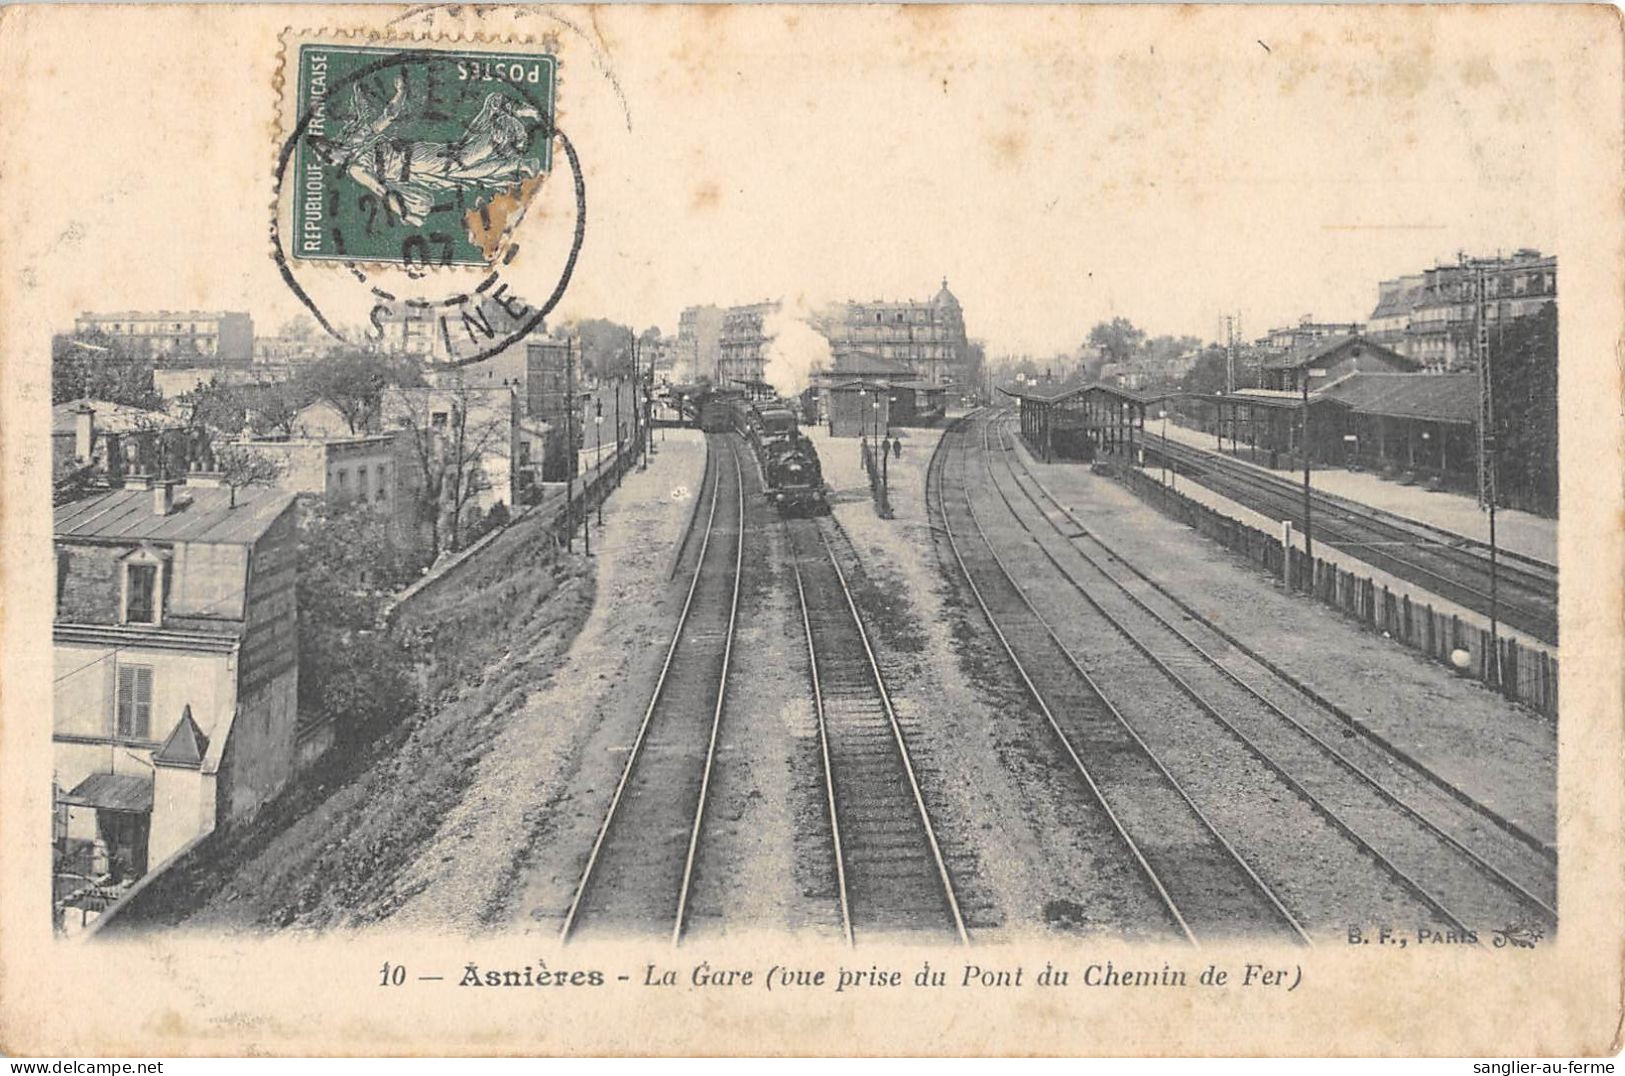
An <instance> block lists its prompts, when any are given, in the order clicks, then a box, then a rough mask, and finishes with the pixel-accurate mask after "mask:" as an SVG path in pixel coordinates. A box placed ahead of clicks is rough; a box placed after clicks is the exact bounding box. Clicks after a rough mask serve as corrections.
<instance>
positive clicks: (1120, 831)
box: [937, 412, 1312, 946]
mask: <svg viewBox="0 0 1625 1076" xmlns="http://www.w3.org/2000/svg"><path fill="white" fill-rule="evenodd" d="M974 415H975V412H972V413H971V415H967V416H965V418H963V419H961V420H960V423H963V422H964V421H966V420H967V419H970V418H972V417H973V416H974ZM944 441H946V435H945V437H944ZM939 448H940V444H939ZM946 470H947V468H946V466H943V467H939V468H938V471H937V503H938V506H939V508H940V510H941V511H942V522H943V532H944V535H945V536H946V537H947V539H948V544H949V549H950V551H951V552H952V553H953V556H954V561H955V562H956V563H957V564H958V565H959V570H960V574H961V575H963V576H964V578H965V582H966V584H967V585H968V586H969V587H970V590H971V594H972V596H973V597H974V598H975V599H976V604H977V605H978V606H979V607H980V608H981V610H982V615H983V616H984V617H985V618H986V619H987V622H988V626H989V627H990V628H992V629H993V633H994V635H995V636H996V637H997V638H998V640H999V643H1000V645H1001V646H1002V647H1003V649H1004V652H1005V654H1006V656H1008V657H1009V659H1010V663H1011V665H1012V666H1014V668H1015V670H1016V674H1017V675H1018V676H1019V677H1020V678H1021V681H1022V683H1023V684H1024V685H1025V686H1026V688H1027V691H1028V693H1029V694H1030V695H1031V696H1032V698H1033V701H1034V702H1036V703H1037V704H1038V708H1039V710H1040V711H1041V712H1042V713H1043V715H1044V719H1045V720H1046V721H1047V722H1048V723H1049V726H1050V729H1051V730H1052V731H1053V732H1054V733H1055V735H1056V738H1057V739H1058V740H1059V741H1060V743H1061V746H1062V748H1063V750H1064V751H1065V752H1066V754H1067V756H1068V757H1069V758H1070V759H1071V760H1072V763H1073V765H1074V766H1075V767H1076V768H1077V771H1078V773H1079V774H1080V775H1081V776H1082V778H1083V780H1084V783H1085V784H1086V785H1088V787H1089V790H1090V792H1091V793H1092V794H1093V796H1094V798H1095V801H1096V802H1097V803H1099V804H1100V807H1101V809H1102V810H1103V811H1104V812H1105V814H1106V817H1107V818H1108V819H1109V820H1110V821H1111V823H1112V826H1113V828H1114V829H1115V830H1116V831H1117V835H1118V837H1119V838H1120V839H1121V840H1122V841H1123V844H1124V846H1125V847H1126V848H1127V849H1128V850H1129V853H1130V854H1131V855H1132V856H1133V858H1134V860H1135V862H1136V864H1137V865H1138V866H1139V868H1140V871H1141V873H1142V874H1144V875H1145V877H1146V879H1147V880H1148V881H1149V882H1150V883H1151V885H1152V887H1153V888H1154V889H1155V890H1156V892H1157V894H1158V896H1159V897H1160V898H1161V899H1162V902H1163V905H1164V906H1165V907H1166V908H1167V909H1168V912H1169V914H1170V915H1171V916H1172V917H1173V920H1174V922H1175V923H1176V924H1177V925H1178V927H1179V929H1180V931H1181V932H1182V933H1183V934H1184V935H1185V938H1186V940H1187V941H1189V942H1190V943H1191V944H1192V945H1193V946H1199V945H1200V942H1199V941H1198V940H1197V937H1196V934H1195V932H1194V931H1192V929H1191V927H1190V924H1189V923H1188V922H1187V921H1186V919H1185V916H1184V914H1183V913H1182V912H1181V911H1180V909H1179V906H1178V905H1177V903H1176V902H1175V901H1174V899H1173V897H1172V896H1171V895H1170V894H1169V892H1168V890H1167V887H1166V886H1165V884H1164V883H1163V881H1162V879H1161V878H1160V877H1159V876H1158V875H1157V872H1156V870H1155V869H1154V868H1153V867H1152V866H1151V864H1150V862H1149V861H1148V860H1147V859H1146V857H1145V854H1144V852H1143V851H1142V850H1141V849H1140V846H1139V844H1138V842H1136V841H1135V840H1134V838H1133V837H1132V836H1130V835H1129V832H1128V830H1127V828H1126V827H1125V826H1124V824H1123V822H1122V820H1121V819H1120V818H1119V817H1118V815H1117V812H1116V811H1115V810H1114V809H1113V808H1112V805H1111V803H1110V802H1109V801H1108V800H1107V798H1106V795H1105V792H1104V790H1103V789H1102V788H1101V787H1100V784H1099V782H1098V781H1097V780H1096V779H1095V776H1094V774H1093V773H1092V772H1091V771H1090V769H1089V767H1088V766H1087V765H1086V764H1085V763H1084V761H1083V759H1082V757H1081V756H1080V755H1079V754H1078V751H1077V748H1076V747H1075V746H1074V745H1073V743H1072V738H1071V737H1070V736H1069V735H1067V733H1066V731H1065V730H1064V729H1063V728H1062V727H1061V724H1060V722H1059V721H1058V720H1057V719H1056V717H1055V714H1054V712H1053V711H1052V710H1051V709H1050V706H1049V703H1048V701H1047V700H1046V699H1045V698H1044V696H1043V693H1042V692H1041V691H1039V689H1038V686H1037V685H1036V684H1035V683H1033V680H1032V677H1031V676H1030V675H1029V674H1028V672H1027V669H1026V666H1025V665H1023V664H1022V661H1021V659H1020V658H1019V657H1018V656H1017V655H1016V652H1015V648H1014V647H1013V646H1012V645H1011V643H1010V640H1009V638H1008V637H1007V636H1006V635H1005V633H1004V629H1003V628H1002V627H1000V625H999V622H998V619H997V618H996V617H995V616H994V615H993V611H992V609H991V608H990V607H989V605H988V603H987V600H986V598H985V597H984V596H983V594H982V590H981V588H980V587H979V586H978V585H977V584H976V580H975V578H974V577H973V576H972V575H971V571H970V567H969V566H968V565H967V564H966V563H965V558H964V554H963V552H962V551H961V549H960V547H959V541H958V538H957V536H956V535H955V534H954V531H953V524H952V523H951V522H950V521H949V518H948V510H947V495H946V492H945V489H944V487H945V484H946V478H945V477H944V475H945V472H946ZM962 492H963V493H964V495H965V507H966V510H967V511H968V512H969V514H970V519H971V524H972V525H973V526H974V527H975V528H976V531H977V533H978V534H979V535H980V537H981V539H982V541H983V543H984V544H985V545H986V546H987V550H988V553H989V555H990V556H991V557H992V559H993V563H994V565H995V566H996V567H997V568H998V569H999V572H1000V573H1001V574H1002V575H1003V576H1004V578H1005V579H1006V581H1008V582H1009V584H1010V585H1011V587H1012V588H1013V589H1014V590H1015V592H1016V595H1017V597H1019V598H1020V599H1021V601H1022V603H1023V604H1024V605H1025V606H1026V607H1027V609H1028V611H1029V612H1030V613H1031V614H1032V615H1033V617H1034V619H1036V620H1037V621H1038V623H1039V624H1040V625H1041V626H1042V627H1043V628H1044V630H1045V632H1046V633H1048V635H1049V637H1050V639H1051V640H1052V641H1053V642H1054V643H1055V645H1056V646H1057V647H1058V648H1059V649H1060V651H1061V652H1062V654H1064V655H1065V656H1066V657H1067V659H1068V661H1069V663H1070V664H1071V665H1072V668H1073V670H1074V671H1075V672H1076V673H1077V674H1078V675H1079V676H1080V677H1081V678H1082V680H1083V682H1084V684H1085V685H1087V686H1088V688H1089V689H1090V691H1091V693H1092V694H1093V695H1094V696H1095V697H1096V698H1097V699H1099V700H1100V702H1101V703H1102V704H1103V705H1104V706H1105V707H1106V709H1107V711H1108V712H1109V713H1110V714H1111V715H1112V716H1113V717H1114V718H1115V719H1116V720H1117V722H1118V724H1119V725H1120V726H1121V727H1122V729H1123V730H1124V732H1126V733H1127V734H1128V736H1129V737H1130V739H1131V740H1133V741H1134V743H1135V744H1136V745H1137V746H1138V747H1139V749H1140V750H1141V752H1142V753H1143V754H1144V756H1145V758H1146V759H1147V760H1148V761H1149V762H1150V763H1151V764H1152V766H1153V767H1154V768H1155V769H1156V770H1157V772H1159V773H1160V774H1162V776H1163V778H1164V779H1165V780H1166V781H1167V782H1168V783H1169V785H1170V787H1172V788H1173V789H1174V791H1175V792H1176V793H1177V794H1178V795H1179V797H1180V798H1181V799H1182V800H1183V801H1184V802H1185V804H1186V805H1187V806H1188V807H1189V808H1190V809H1191V811H1192V813H1193V814H1194V815H1195V816H1196V818H1197V819H1198V820H1200V821H1201V823H1202V825H1203V826H1204V827H1205V828H1206V829H1207V831H1208V832H1209V833H1211V834H1212V835H1213V837H1214V839H1215V840H1216V841H1217V842H1218V843H1219V845H1220V846H1221V847H1222V848H1224V850H1225V851H1226V852H1227V853H1228V854H1229V855H1230V856H1231V857H1232V858H1233V859H1234V860H1235V861H1236V862H1237V864H1239V865H1240V866H1241V868H1242V870H1243V872H1244V873H1245V874H1246V875H1247V877H1248V878H1249V879H1251V880H1252V881H1253V883H1254V884H1255V886H1257V887H1258V888H1259V890H1260V891H1261V892H1262V893H1263V894H1264V895H1265V896H1266V898H1267V899H1268V900H1269V902H1270V904H1271V905H1272V906H1273V907H1274V908H1275V909H1276V911H1277V912H1278V913H1279V914H1280V915H1281V916H1282V917H1283V918H1284V919H1285V921H1286V922H1287V923H1288V924H1289V925H1290V926H1291V928H1292V930H1293V932H1294V933H1295V934H1297V936H1298V937H1299V938H1300V939H1301V940H1302V941H1303V942H1304V943H1306V944H1312V943H1311V940H1310V938H1309V936H1308V934H1307V933H1306V932H1305V931H1304V929H1303V927H1302V926H1301V925H1300V924H1299V923H1298V921H1297V919H1296V918H1295V917H1294V916H1293V915H1292V914H1291V912H1289V911H1288V910H1287V909H1286V908H1285V907H1284V906H1283V905H1282V904H1281V902H1280V900H1279V898H1277V897H1276V895H1275V893H1274V891H1273V890H1271V889H1270V888H1269V887H1268V886H1267V885H1265V884H1264V882H1263V881H1262V879H1260V878H1259V877H1258V875H1257V874H1256V873H1255V872H1254V871H1253V869H1252V866H1251V865H1250V864H1248V863H1247V861H1246V860H1245V859H1244V858H1242V857H1241V856H1240V855H1239V854H1238V853H1237V852H1236V850H1235V848H1234V847H1232V846H1231V844H1230V843H1229V841H1227V840H1226V839H1225V838H1224V836H1223V835H1222V834H1220V833H1219V832H1218V830H1217V829H1216V828H1215V827H1214V826H1213V824H1212V822H1211V821H1209V819H1208V818H1207V816H1206V814H1204V813H1203V812H1202V810H1201V808H1199V807H1198V806H1197V805H1196V803H1195V801H1194V800H1192V799H1191V797H1190V796H1189V794H1188V793H1187V792H1186V791H1185V789H1184V786H1182V785H1181V784H1180V783H1179V782H1178V781H1177V780H1175V779H1174V777H1173V775H1172V774H1171V773H1170V772H1169V771H1168V769H1167V767H1166V766H1164V765H1163V763H1162V760H1161V759H1160V758H1158V757H1157V755H1156V754H1155V753H1154V752H1153V751H1151V749H1150V747H1149V746H1148V745H1147V744H1146V743H1145V741H1144V740H1143V739H1142V738H1141V737H1140V735H1139V734H1138V733H1137V732H1136V731H1135V730H1134V728H1133V727H1132V726H1131V725H1129V723H1128V722H1127V721H1126V720H1125V719H1124V718H1123V715H1122V714H1121V712H1120V711H1118V709H1117V707H1116V705H1115V704H1114V703H1113V702H1112V701H1111V699H1110V698H1108V697H1107V696H1106V695H1105V693H1104V692H1102V691H1101V689H1100V687H1099V685H1098V684H1096V683H1095V681H1094V678H1093V677H1091V676H1090V675H1089V674H1088V672H1086V671H1085V670H1084V669H1083V667H1082V666H1081V665H1080V664H1079V663H1078V662H1077V661H1076V659H1075V658H1074V657H1073V655H1072V652H1071V651H1070V650H1069V649H1067V647H1066V646H1065V645H1064V644H1062V643H1061V641H1060V639H1059V638H1058V637H1057V636H1056V634H1055V631H1054V629H1053V628H1052V627H1051V626H1050V624H1049V622H1048V621H1047V620H1045V619H1044V617H1043V616H1042V615H1041V614H1040V613H1039V612H1038V610H1037V609H1035V608H1034V607H1033V605H1032V602H1031V600H1030V599H1028V597H1027V595H1026V593H1025V591H1024V590H1023V589H1022V588H1021V586H1020V584H1018V583H1017V582H1016V581H1015V578H1014V576H1012V575H1011V574H1010V571H1009V569H1008V567H1006V566H1005V564H1004V561H1003V559H1002V558H1001V557H1000V556H999V555H998V552H997V550H995V549H994V548H993V543H992V541H991V540H990V539H989V537H988V535H987V532H986V530H985V529H984V528H983V527H982V524H981V521H980V520H979V519H978V518H977V516H976V510H975V507H974V506H973V505H972V504H971V501H970V489H969V486H968V484H967V485H966V486H965V488H964V490H963V491H962Z"/></svg>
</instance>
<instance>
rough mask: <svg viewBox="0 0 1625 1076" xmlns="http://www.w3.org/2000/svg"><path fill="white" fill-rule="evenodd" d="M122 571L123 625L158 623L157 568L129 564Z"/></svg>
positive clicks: (154, 565) (155, 566) (150, 565)
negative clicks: (123, 574)
mask: <svg viewBox="0 0 1625 1076" xmlns="http://www.w3.org/2000/svg"><path fill="white" fill-rule="evenodd" d="M124 571H125V576H124V621H125V623H127V624H156V623H158V566H157V565H156V564H129V565H126V566H125V569H124Z"/></svg>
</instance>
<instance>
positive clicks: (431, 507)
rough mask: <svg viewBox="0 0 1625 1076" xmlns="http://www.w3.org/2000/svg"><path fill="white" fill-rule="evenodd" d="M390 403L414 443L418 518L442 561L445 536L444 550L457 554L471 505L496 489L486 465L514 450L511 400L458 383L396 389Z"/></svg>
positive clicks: (507, 397)
mask: <svg viewBox="0 0 1625 1076" xmlns="http://www.w3.org/2000/svg"><path fill="white" fill-rule="evenodd" d="M389 400H390V403H391V405H392V406H391V409H392V410H394V411H395V412H396V414H395V421H396V424H397V425H398V426H401V427H404V428H406V429H407V430H408V431H409V436H410V438H411V443H412V451H413V457H414V459H415V461H416V463H417V465H418V468H419V471H420V476H421V479H422V483H421V485H420V487H419V491H418V505H419V513H420V517H421V518H422V519H423V520H424V522H426V523H428V524H429V527H430V547H431V549H432V550H433V553H434V555H436V556H438V555H439V554H440V552H441V549H442V535H444V546H443V547H444V548H445V549H451V550H455V549H458V548H459V547H460V546H461V541H462V528H463V522H464V515H465V512H466V510H467V509H468V506H469V505H470V504H472V503H473V502H474V500H475V498H477V497H478V496H479V495H480V494H481V493H484V492H485V491H487V490H489V489H491V488H492V487H491V479H490V473H489V470H488V467H487V461H489V460H490V459H491V458H493V457H495V456H507V455H509V454H510V453H511V451H512V447H513V446H512V443H511V437H512V428H513V397H512V395H511V393H509V394H506V395H504V394H502V393H500V392H496V393H493V392H491V391H490V390H477V389H470V388H469V387H468V386H466V385H463V384H461V383H458V384H456V385H453V386H449V387H445V388H433V389H430V388H415V389H396V390H392V391H391V394H390V397H389Z"/></svg>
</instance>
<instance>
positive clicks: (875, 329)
mask: <svg viewBox="0 0 1625 1076" xmlns="http://www.w3.org/2000/svg"><path fill="white" fill-rule="evenodd" d="M825 331H826V333H827V334H828V336H829V338H830V347H831V350H832V351H834V353H835V355H836V360H837V363H839V361H840V356H841V355H842V354H843V353H844V352H848V351H858V352H864V353H867V354H870V355H878V356H880V357H881V358H884V359H895V360H898V361H900V362H904V363H907V364H908V365H909V366H910V367H912V368H913V369H914V370H915V371H916V372H917V373H918V375H919V377H920V378H921V379H922V380H925V381H928V382H930V383H931V384H934V385H948V384H954V383H957V382H960V381H963V380H965V379H966V371H965V363H966V359H967V357H968V350H969V346H968V341H967V340H966V338H965V316H964V312H963V311H962V310H961V309H960V306H959V300H958V299H956V298H955V297H954V294H953V292H951V291H949V290H948V281H947V280H946V279H944V280H943V282H942V287H941V289H940V290H939V291H938V292H937V294H936V295H935V296H934V297H932V298H931V299H927V300H923V301H915V300H906V301H902V302H888V301H885V300H876V301H873V302H848V303H846V304H845V307H844V309H838V310H837V312H836V313H835V315H834V316H833V317H832V318H830V319H829V321H828V323H827V325H826V328H825Z"/></svg>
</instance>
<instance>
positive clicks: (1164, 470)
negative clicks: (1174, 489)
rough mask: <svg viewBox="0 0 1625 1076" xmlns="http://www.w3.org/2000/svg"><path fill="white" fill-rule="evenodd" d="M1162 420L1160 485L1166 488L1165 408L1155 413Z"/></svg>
mask: <svg viewBox="0 0 1625 1076" xmlns="http://www.w3.org/2000/svg"><path fill="white" fill-rule="evenodd" d="M1157 417H1158V418H1160V419H1162V485H1163V487H1164V488H1167V486H1168V409H1167V408H1166V407H1165V408H1163V409H1162V410H1160V411H1158V412H1157Z"/></svg>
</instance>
